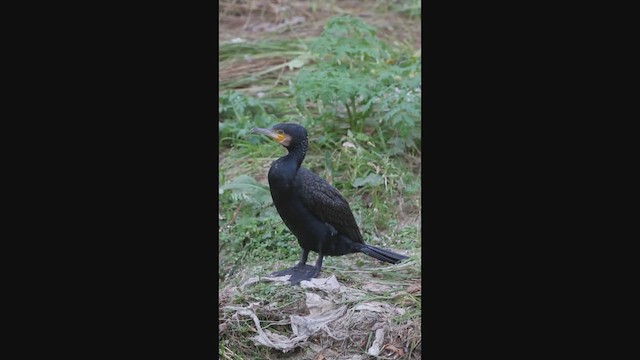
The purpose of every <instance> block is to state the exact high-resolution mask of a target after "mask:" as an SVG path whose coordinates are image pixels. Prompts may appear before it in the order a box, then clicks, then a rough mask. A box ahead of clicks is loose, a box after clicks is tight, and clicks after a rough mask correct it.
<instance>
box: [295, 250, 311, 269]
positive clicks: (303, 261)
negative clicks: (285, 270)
mask: <svg viewBox="0 0 640 360" xmlns="http://www.w3.org/2000/svg"><path fill="white" fill-rule="evenodd" d="M307 257H309V250H306V249H302V256H301V257H300V262H299V263H298V265H296V267H301V266H305V265H306V264H307Z"/></svg>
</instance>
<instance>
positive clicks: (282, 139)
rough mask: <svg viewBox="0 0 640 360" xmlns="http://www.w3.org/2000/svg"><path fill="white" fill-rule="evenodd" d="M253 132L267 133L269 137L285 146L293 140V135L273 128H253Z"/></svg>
mask: <svg viewBox="0 0 640 360" xmlns="http://www.w3.org/2000/svg"><path fill="white" fill-rule="evenodd" d="M251 132H252V133H253V134H262V135H267V136H268V137H270V138H272V139H273V140H275V141H276V142H277V143H278V144H282V145H284V146H287V145H289V142H291V136H289V135H287V134H285V133H282V132H280V133H278V132H276V131H273V130H271V129H262V128H253V129H251Z"/></svg>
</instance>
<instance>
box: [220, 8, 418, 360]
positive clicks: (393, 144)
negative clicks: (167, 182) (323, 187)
mask: <svg viewBox="0 0 640 360" xmlns="http://www.w3.org/2000/svg"><path fill="white" fill-rule="evenodd" d="M219 4H220V10H219V21H220V25H219V26H220V37H219V53H220V55H219V68H220V70H219V84H220V85H219V99H218V101H219V115H220V122H219V135H220V145H219V150H220V156H219V166H220V176H219V181H220V189H219V193H220V203H219V226H220V228H219V235H220V238H219V241H220V242H219V259H220V269H219V281H220V282H219V284H220V285H219V299H220V300H219V305H218V306H219V332H220V335H219V345H220V354H219V355H220V357H221V358H224V359H276V358H291V359H316V360H321V359H366V358H371V356H374V357H376V358H379V359H414V358H415V359H417V358H420V357H421V354H422V350H421V340H422V338H421V330H420V327H421V323H422V318H421V313H420V310H421V304H422V291H421V288H420V279H421V254H420V248H421V243H420V239H421V236H420V234H421V225H420V224H421V223H420V216H421V203H420V189H421V181H420V180H421V179H420V167H421V151H420V149H421V138H420V136H419V134H420V125H421V113H420V107H419V103H420V96H421V95H420V94H421V92H420V88H421V84H420V72H421V53H420V41H421V33H420V21H421V19H420V10H421V5H420V2H416V1H382V0H378V1H365V2H363V1H273V0H272V1H221V2H219ZM345 19H346V20H345ZM369 26H370V28H369ZM371 29H373V30H375V34H374V33H373V32H370V30H371ZM347 30H348V31H347ZM332 31H333V32H332ZM349 33H351V34H357V36H352V37H351V38H349V36H350V35H348V34H349ZM335 34H346V35H344V36H343V35H335ZM371 34H374V35H371ZM342 37H344V40H345V41H343V42H340V41H338V42H336V41H335V39H336V38H342ZM363 39H364V40H363ZM323 49H324V50H323ZM323 51H326V53H325V55H322V52H323ZM318 74H320V75H318ZM332 81H333V82H332ZM284 121H294V122H298V123H301V124H303V125H304V126H305V127H306V128H307V130H308V132H309V137H310V139H309V141H310V147H309V151H308V155H307V158H306V159H305V162H304V166H306V167H307V168H309V169H310V170H312V171H314V172H316V173H317V174H319V175H320V176H322V177H323V178H325V179H326V180H327V181H328V182H330V183H331V184H332V185H333V186H335V187H336V188H337V189H338V190H340V192H341V193H342V194H343V195H344V196H345V198H346V199H347V200H348V201H349V203H350V205H351V208H352V210H353V212H354V215H355V217H356V220H357V222H358V224H359V226H360V228H361V230H362V232H363V237H364V240H365V242H367V243H369V244H371V245H375V246H379V247H383V248H388V249H392V250H394V251H397V252H400V253H402V254H405V255H409V256H410V259H409V260H408V261H405V262H403V263H401V264H397V265H389V264H385V263H381V262H379V261H377V260H375V259H372V258H369V257H367V256H366V255H364V254H353V255H348V256H342V257H328V258H325V263H324V264H325V265H324V266H323V271H322V273H321V274H320V276H319V278H318V279H315V280H314V282H313V283H311V282H310V283H306V284H304V286H296V287H290V286H288V285H287V284H286V283H285V282H282V281H280V280H281V279H270V278H265V275H267V274H269V273H271V272H272V271H274V270H280V269H283V268H285V267H289V266H291V265H293V264H294V263H295V262H296V261H297V260H298V257H299V254H300V248H299V247H298V245H297V242H296V239H295V238H294V237H293V236H292V235H291V234H290V233H289V232H288V230H287V229H286V227H285V226H284V225H283V224H282V220H281V219H280V218H279V217H278V214H277V213H276V212H275V209H274V208H273V205H272V203H271V198H270V194H269V190H268V184H267V180H266V174H267V172H268V168H269V165H270V163H271V162H272V161H273V160H275V159H276V158H278V157H279V156H282V155H283V154H284V153H286V150H284V149H283V148H281V147H280V146H279V145H278V144H275V143H273V142H268V141H267V140H266V139H262V138H260V137H255V136H251V135H250V134H249V130H250V129H251V127H253V126H262V127H265V126H269V125H273V124H275V123H278V122H284ZM309 261H310V262H312V261H315V256H314V255H313V254H312V255H311V256H310V258H309Z"/></svg>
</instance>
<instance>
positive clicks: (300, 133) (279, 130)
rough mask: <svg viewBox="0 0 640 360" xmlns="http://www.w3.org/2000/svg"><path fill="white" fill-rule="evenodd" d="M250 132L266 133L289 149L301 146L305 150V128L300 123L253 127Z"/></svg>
mask: <svg viewBox="0 0 640 360" xmlns="http://www.w3.org/2000/svg"><path fill="white" fill-rule="evenodd" d="M251 132H252V133H254V134H262V135H266V136H268V137H270V138H271V139H273V140H275V141H276V142H277V143H278V144H280V145H282V146H284V147H285V148H287V149H289V150H291V149H294V148H298V147H300V146H302V147H303V148H304V150H305V151H306V144H307V130H305V128H304V127H302V125H299V124H295V123H281V124H276V125H273V126H272V127H271V128H270V129H262V128H253V129H251Z"/></svg>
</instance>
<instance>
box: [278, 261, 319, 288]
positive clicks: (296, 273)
mask: <svg viewBox="0 0 640 360" xmlns="http://www.w3.org/2000/svg"><path fill="white" fill-rule="evenodd" d="M319 273H320V271H318V268H316V267H315V266H313V265H307V264H298V265H296V266H294V267H292V268H289V269H285V270H280V271H276V272H274V273H272V274H271V276H284V275H291V277H290V278H289V282H291V285H297V284H299V283H300V282H301V281H302V280H311V279H313V278H314V277H316V276H317V275H318V274H319Z"/></svg>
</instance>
